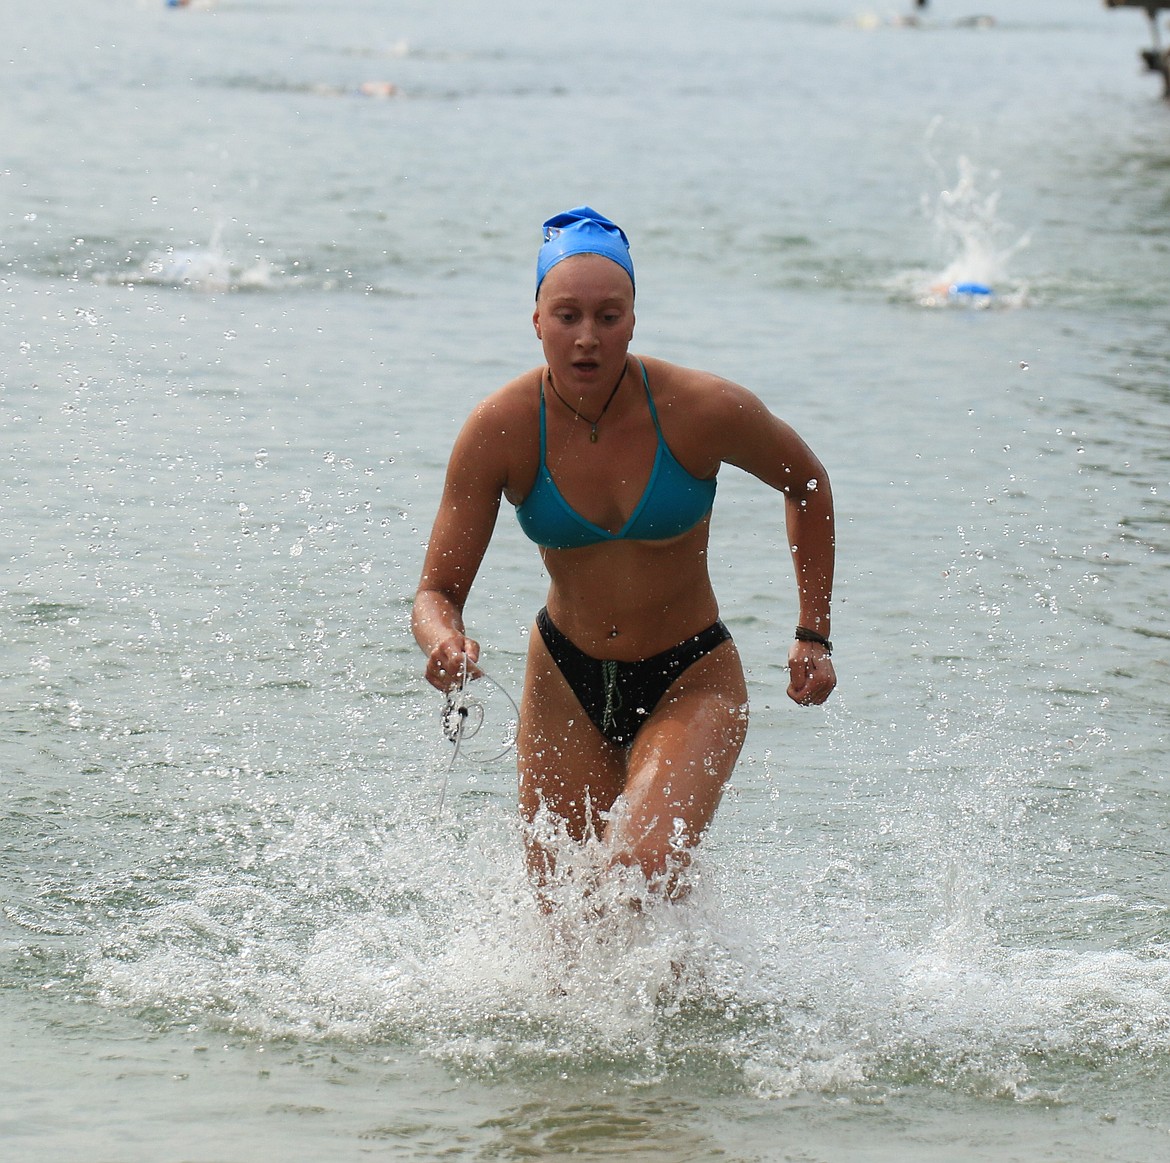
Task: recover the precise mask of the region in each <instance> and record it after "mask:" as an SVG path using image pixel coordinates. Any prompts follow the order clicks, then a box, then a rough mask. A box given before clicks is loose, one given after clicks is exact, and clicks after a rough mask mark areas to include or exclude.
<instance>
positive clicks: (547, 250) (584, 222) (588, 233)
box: [536, 206, 634, 293]
mask: <svg viewBox="0 0 1170 1163" xmlns="http://www.w3.org/2000/svg"><path fill="white" fill-rule="evenodd" d="M574 254H600V255H602V256H603V257H605V258H608V259H612V260H613V261H614V262H616V263H617V264H618V266H620V267H621V268H622V270H624V271H625V272H626V274H627V275H629V276H630V282H631V283H632V282H633V281H634V264H633V262H631V261H630V240H629V239H628V238H627V237H626V232H625V231H624V230H623V229H622V228H621V227H620V226H618V225H617V223H615V222H610V220H609V219H608V218H606V217H605V216H604V215H603V214H598V213H597V211H596V210H592V209H590V208H589V207H588V206H578V207H576V209H573V210H566V211H565V212H564V213H563V214H555V215H554V216H553V217H552V218H550V219H549V220H548V221H547V222H546V223H545V224H544V245H543V246H542V247H541V248H540V254H539V255H537V258H536V290H537V292H538V293H539V291H540V284H541V283H543V282H544V276H545V275H547V274H548V272H549V271H550V270H552V268H553V267H555V266H556V265H557V263H559V262H560V261H561V260H562V259H565V258H569V257H570V256H572V255H574Z"/></svg>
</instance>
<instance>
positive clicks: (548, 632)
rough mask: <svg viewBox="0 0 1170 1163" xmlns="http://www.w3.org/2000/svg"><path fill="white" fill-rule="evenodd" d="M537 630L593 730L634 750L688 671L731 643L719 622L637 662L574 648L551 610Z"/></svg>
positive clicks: (542, 615) (538, 618)
mask: <svg viewBox="0 0 1170 1163" xmlns="http://www.w3.org/2000/svg"><path fill="white" fill-rule="evenodd" d="M536 628H537V629H538V630H539V631H540V636H541V638H542V639H543V640H544V644H545V646H547V647H548V652H549V654H551V655H552V659H553V662H555V663H556V664H557V668H558V669H559V670H560V672H561V674H562V675H564V678H565V682H567V683H568V684H569V688H570V689H571V690H572V692H573V694H575V695H576V696H577V701H578V702H580V704H581V707H582V709H583V710H584V711H585V713H586V714H587V715H588V716H589V719H590V721H591V722H592V723H593V725H594V726H595V727H596V728H597V729H598V731H600V732H601V734H602V735H603V736H604V737H605V738H606V739H608V740H609V741H610V742H611V743H614V744H616V745H617V746H618V747H628V746H629V745H630V744H631V743H632V742H633V741H634V736H635V735H636V734H637V733H638V728H639V727H641V726H642V724H643V723H644V722H645V721H646V720H647V719H648V718H649V717H650V715H651V713H652V712H653V710H654V708H655V707H656V706H657V705H658V703H659V702H660V701H661V699H662V696H663V695H665V694H666V692H667V691H668V690H669V689H670V687H671V685H672V684H673V683H674V680H675V679H676V678H678V676H679V675H680V674H682V672H683V671H684V670H686V669H687V667H688V666H693V665H694V664H695V663H696V662H698V661H699V659H700V658H704V657H706V656H707V655H708V654H710V653H711V651H712V650H714V649H715V647H716V646H718V645H720V643H723V642H727V641H728V640H729V639H730V638H731V632H730V631H729V630H728V629H727V627H726V626H724V625H723V623H722V622H715V623H713V624H712V625H710V626H708V627H707V629H706V630H702V631H700V632H699V633H698V634H696V635H695V636H694V637H693V638H687V639H685V640H684V641H682V642H680V643H679V644H678V645H677V646H675V647H673V648H671V649H670V650H664V651H662V653H661V654H655V655H653V656H652V657H650V658H641V659H639V660H638V661H637V662H616V661H614V660H612V659H608V658H605V659H602V658H592V657H591V656H590V655H588V654H586V653H585V652H584V651H583V650H580V649H579V648H578V647H576V646H574V645H573V643H572V642H570V641H569V639H568V638H566V637H565V636H564V634H562V633H561V632H560V631H559V630H558V629H557V628H556V627H555V626H554V625H553V623H552V619H551V618H550V617H549V616H548V610H546V609H542V610H541V611H540V613H539V614H537V615H536Z"/></svg>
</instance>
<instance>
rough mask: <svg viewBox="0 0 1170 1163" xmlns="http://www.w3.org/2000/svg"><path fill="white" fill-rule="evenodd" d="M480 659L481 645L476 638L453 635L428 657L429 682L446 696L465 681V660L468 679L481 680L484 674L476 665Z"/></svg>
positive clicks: (427, 674) (444, 640)
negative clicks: (480, 677)
mask: <svg viewBox="0 0 1170 1163" xmlns="http://www.w3.org/2000/svg"><path fill="white" fill-rule="evenodd" d="M478 659H479V643H478V642H476V641H475V639H474V638H468V637H467V635H466V634H452V635H451V637H450V638H444V639H443V641H442V642H440V643H439V644H438V646H436V647H435V648H434V650H432V651H431V652H430V654H429V655H428V656H427V669H426V678H427V682H429V683H430V684H431V686H433V687H434V688H435V689H436V690H440V691H442V692H443V693H444V694H446V693H447V691H450V690H454V689H455V688H456V687H457V686H459V684H460V683H461V682H462V681H463V670H464V660H466V668H467V677H468V678H479V676H480V675H481V674H482V673H483V672H482V671H481V670H480V669H479V667H478V666H476V665H475V664H476V661H477V660H478Z"/></svg>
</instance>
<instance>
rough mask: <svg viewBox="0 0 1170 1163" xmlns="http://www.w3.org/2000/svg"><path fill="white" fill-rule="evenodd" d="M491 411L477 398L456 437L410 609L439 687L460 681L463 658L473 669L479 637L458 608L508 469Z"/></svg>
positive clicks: (477, 564)
mask: <svg viewBox="0 0 1170 1163" xmlns="http://www.w3.org/2000/svg"><path fill="white" fill-rule="evenodd" d="M490 411H491V409H490V407H489V405H488V404H487V403H486V402H485V404H481V405H480V407H479V408H477V409H476V410H475V412H473V413H472V415H471V417H470V418H469V419H468V421H467V423H466V424H465V425H464V426H463V430H462V431H461V432H460V434H459V436H458V438H457V439H456V441H455V447H454V449H453V450H452V452H451V459H450V461H449V462H448V464H447V477H446V482H445V483H444V486H443V494H442V499H441V500H440V502H439V511H438V513H437V515H436V517H435V523H434V526H433V527H432V529H431V536H430V539H429V541H428V542H427V552H426V557H425V559H424V561H423V568H422V576H421V578H420V579H419V584H418V590H417V592H416V593H415V598H414V608H413V610H412V613H411V626H412V629H413V631H414V638H415V641H416V642H417V643H418V644H419V647H420V648H421V649H422V652H423V653H424V654H425V655H426V656H427V667H426V678H427V682H429V683H430V684H431V685H432V686H434V687H437V688H438V689H439V690H442V691H445V690H449V689H451V688H452V687H454V686H456V685H458V683H459V681H460V677H461V674H462V669H463V663H464V659H466V661H467V663H468V665H469V668H470V670H471V673H472V674H478V670H477V669H476V668H475V666H474V663H475V662H476V660H477V659H478V658H479V643H478V642H476V641H475V640H474V639H472V638H469V637H467V634H466V631H465V627H464V625H463V607H464V605H465V604H466V602H467V595H468V593H469V592H470V590H471V585H472V582H473V581H474V580H475V575H476V574H477V573H478V571H479V567H480V563H481V562H482V561H483V556H484V554H485V553H486V552H487V547H488V544H489V542H490V541H491V538H492V532H493V530H494V529H495V524H496V517H497V516H498V514H499V510H500V497H501V496H502V494H503V491H504V487H505V484H506V482H507V470H508V465H507V460H506V456H505V449H506V445H507V442H506V441H504V440H501V439H500V432H499V424H498V421H497V422H496V424H495V431H494V436H495V439H494V440H490V439H488V431H487V424H486V419H487V416H488V414H489V413H490Z"/></svg>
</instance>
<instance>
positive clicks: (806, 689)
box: [788, 642, 837, 707]
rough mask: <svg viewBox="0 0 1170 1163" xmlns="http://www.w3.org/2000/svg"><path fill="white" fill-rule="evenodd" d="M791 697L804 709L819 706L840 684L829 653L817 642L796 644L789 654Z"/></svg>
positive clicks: (789, 689) (789, 690) (789, 687)
mask: <svg viewBox="0 0 1170 1163" xmlns="http://www.w3.org/2000/svg"><path fill="white" fill-rule="evenodd" d="M788 678H789V682H788V697H789V698H790V699H791V700H792V701H793V702H794V703H800V705H801V706H802V707H819V706H820V705H821V703H823V702H824V701H825V700H826V699H827V698H828V697H829V695H831V694H832V693H833V688H834V687H835V686H836V685H837V672H836V671H835V670H834V669H833V660H832V659H831V658H830V657H829V652H828V651H827V650H826V649H825V648H824V647H823V646H821V645H820V644H819V643H817V642H794V643H793V644H792V647H791V649H790V650H789V651H788Z"/></svg>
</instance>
